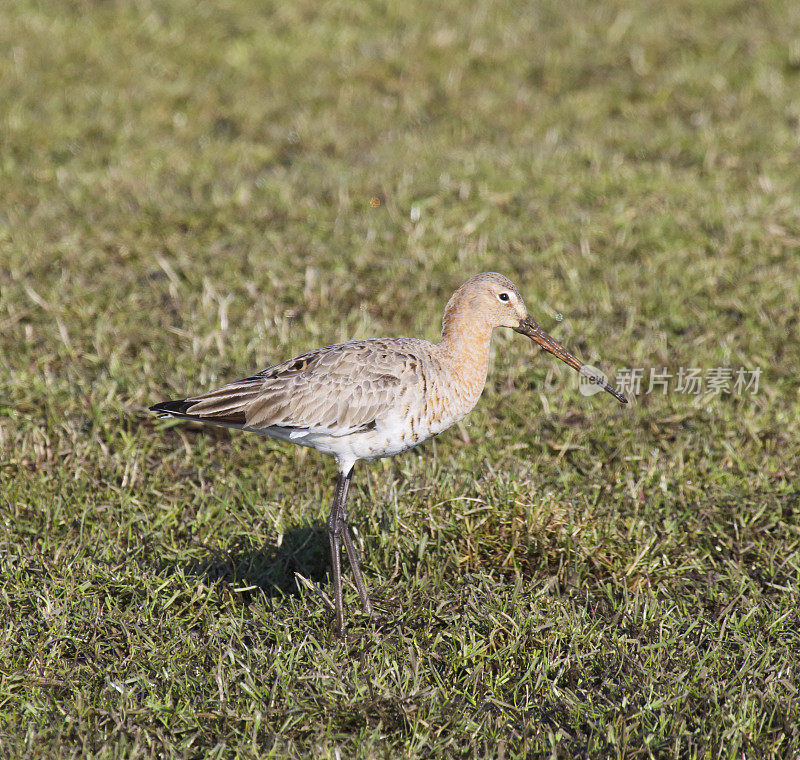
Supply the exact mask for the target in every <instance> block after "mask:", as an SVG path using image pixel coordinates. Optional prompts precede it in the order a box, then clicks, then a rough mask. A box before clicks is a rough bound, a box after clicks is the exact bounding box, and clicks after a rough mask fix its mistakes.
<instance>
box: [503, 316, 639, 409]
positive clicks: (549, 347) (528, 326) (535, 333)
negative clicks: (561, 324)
mask: <svg viewBox="0 0 800 760" xmlns="http://www.w3.org/2000/svg"><path fill="white" fill-rule="evenodd" d="M514 329H515V330H516V331H517V332H518V333H521V334H522V335H527V336H528V337H529V338H530V339H531V340H532V341H534V342H535V343H538V344H539V345H540V346H541V347H542V348H543V349H544V350H545V351H549V352H550V353H551V354H553V356H555V357H558V358H559V359H561V361H562V362H565V363H566V364H569V366H570V367H572V369H574V370H576V371H577V372H579V373H580V374H581V375H583V376H584V377H587V378H589V379H590V381H591V382H593V383H596V384H597V385H599V386H600V387H601V388H602V389H603V390H604V391H608V392H609V393H610V394H611V395H612V396H613V397H614V398H615V399H617V401H620V402H621V403H623V404H627V403H628V399H626V398H625V396H623V395H622V394H621V393H620V392H619V391H618V390H617V389H616V388H613V387H612V386H610V385H609V384H608V383H607V382H606V380H605V378H604V377H601V376H600V375H599V374H598V373H597V371H596V370H593V369H591V368H590V367H589V365H588V364H584V363H583V362H582V361H581V360H580V359H578V357H577V356H573V355H572V354H571V353H570V352H569V351H567V349H566V348H564V346H562V345H561V344H560V343H559V342H558V341H557V340H555V339H554V338H551V337H550V336H549V335H548V334H547V333H546V332H545V331H544V330H542V328H541V327H539V325H538V324H537V323H536V322H535V321H534V320H533V318H532V317H526V318H525V319H523V320H522V321H521V322H520V323H519V325H518V326H517V327H515V328H514Z"/></svg>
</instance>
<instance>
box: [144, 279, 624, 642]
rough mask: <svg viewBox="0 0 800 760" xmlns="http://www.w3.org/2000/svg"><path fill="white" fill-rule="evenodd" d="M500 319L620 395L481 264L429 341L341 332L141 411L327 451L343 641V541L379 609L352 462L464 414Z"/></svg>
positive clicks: (361, 588) (414, 440)
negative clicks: (357, 517) (357, 534)
mask: <svg viewBox="0 0 800 760" xmlns="http://www.w3.org/2000/svg"><path fill="white" fill-rule="evenodd" d="M500 327H505V328H510V329H512V330H514V331H516V332H517V333H520V334H522V335H525V336H527V337H528V338H530V339H531V340H532V341H534V342H535V343H537V344H538V345H539V346H541V347H542V348H543V349H545V350H546V351H548V352H549V353H551V354H553V355H554V356H556V357H557V358H558V359H561V360H562V361H563V362H566V364H568V365H569V366H570V367H572V368H573V369H575V370H576V371H578V372H579V373H581V374H582V375H584V376H585V377H586V378H587V379H589V381H590V382H592V383H595V384H597V385H598V386H599V387H601V388H602V389H603V390H605V391H607V392H608V393H610V394H611V395H612V396H614V397H615V398H616V399H617V400H618V401H619V402H621V403H623V404H627V403H628V401H627V399H626V398H625V396H624V395H623V394H622V393H620V391H619V390H617V389H616V388H614V387H612V386H611V385H609V384H608V382H607V381H606V379H605V377H604V376H603V375H602V373H600V372H599V371H597V370H595V369H594V368H593V367H590V366H589V365H586V364H584V363H583V362H581V361H580V360H579V359H578V358H577V357H576V356H574V355H573V354H571V353H570V352H569V351H567V349H566V348H564V347H563V346H562V345H561V344H560V343H558V342H557V341H556V340H555V339H554V338H552V337H551V336H550V335H548V334H547V333H546V332H545V331H544V330H543V329H542V327H541V326H540V325H539V324H538V323H537V322H536V321H535V320H534V319H533V317H531V316H530V314H529V313H528V310H527V308H526V307H525V304H524V302H523V300H522V296H521V295H520V293H519V291H518V290H517V288H516V286H515V285H514V284H513V283H512V282H511V280H510V279H508V278H507V277H505V276H504V275H502V274H498V273H496V272H483V273H481V274H476V275H474V276H473V277H470V278H469V279H468V280H467V281H466V282H465V283H464V284H463V285H461V287H459V288H458V289H457V290H456V291H455V292H454V293H453V295H452V297H451V298H450V300H449V301H448V303H447V306H446V307H445V310H444V318H443V320H442V334H441V339H440V341H439V343H431V342H429V341H427V340H422V339H418V338H370V339H363V340H361V339H358V340H350V341H347V342H345V343H337V344H335V345H330V346H325V347H323V348H317V349H314V350H312V351H308V352H306V353H303V354H300V355H299V356H296V357H294V358H292V359H289V360H287V361H284V362H282V363H281V364H275V365H273V366H270V367H267V368H266V369H264V370H262V371H260V372H258V373H256V374H254V375H250V376H249V377H245V378H243V379H241V380H236V381H234V382H231V383H228V384H227V385H223V386H222V387H220V388H217V389H215V390H211V391H208V392H207V393H202V394H200V395H197V396H190V397H188V398H183V399H179V400H174V401H164V402H161V403H158V404H155V405H154V406H151V407H150V409H151V411H153V412H157V413H158V414H159V416H160V417H162V418H164V417H166V418H170V417H171V418H178V419H181V420H194V421H197V422H201V423H207V424H211V425H222V426H225V427H229V428H235V429H238V430H244V431H251V432H254V433H258V434H260V435H265V436H272V437H274V438H277V439H280V440H283V441H288V442H290V443H294V444H298V445H300V446H307V447H311V448H313V449H316V450H317V451H320V452H322V453H324V454H329V455H332V456H333V457H335V459H336V465H337V471H338V475H337V480H336V487H335V491H334V498H333V504H332V506H331V511H330V514H329V517H328V524H327V528H328V539H329V543H330V552H331V568H332V572H331V576H332V583H333V595H334V614H335V631H336V634H337V635H338V636H340V637H344V635H345V614H344V602H343V596H342V568H341V547H342V546H344V550H345V552H346V553H347V557H348V560H349V563H350V567H351V571H352V575H353V579H354V581H355V585H356V588H357V590H358V594H359V596H360V598H361V603H362V605H363V607H364V611H365V613H366V614H367V615H368V616H370V617H372V618H376V617H377V615H375V613H374V609H373V605H372V602H371V600H370V597H369V594H368V592H367V587H366V584H365V582H364V577H363V573H362V571H361V565H360V561H359V556H358V552H357V550H356V547H355V545H354V544H353V539H352V537H351V535H350V526H349V523H348V512H347V493H348V490H349V487H350V482H351V480H352V478H353V470H354V468H355V464H356V462H358V461H360V460H366V461H371V460H374V459H378V458H381V457H390V456H394V455H396V454H400V453H402V452H405V451H408V450H409V449H411V448H413V447H415V446H417V445H419V444H421V443H422V442H423V441H426V440H427V439H429V438H431V437H432V436H435V435H437V434H439V433H441V432H443V431H444V430H446V429H447V428H449V427H451V426H452V425H454V424H455V423H456V422H458V421H459V420H461V419H463V418H464V417H465V416H466V415H467V414H469V413H470V412H471V411H472V409H473V408H474V407H475V405H476V404H477V402H478V399H479V398H480V396H481V393H482V392H483V388H484V386H485V384H486V376H487V371H488V367H489V347H490V342H491V338H492V333H493V331H494V330H495V328H500Z"/></svg>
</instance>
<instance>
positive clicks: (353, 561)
mask: <svg viewBox="0 0 800 760" xmlns="http://www.w3.org/2000/svg"><path fill="white" fill-rule="evenodd" d="M342 516H343V517H344V533H342V538H343V539H344V548H345V549H346V550H347V559H349V560H350V567H351V568H352V569H353V578H354V579H355V582H356V587H357V588H358V595H359V596H360V597H361V604H363V605H364V612H366V613H367V615H369V616H370V617H372V602H370V600H369V594H368V593H367V584H366V583H364V576H363V575H362V574H361V563H360V562H359V560H358V550H357V549H356V547H355V545H354V544H353V538H352V537H351V535H350V525H349V524H348V522H347V507H346V506H345V504H344V502H342Z"/></svg>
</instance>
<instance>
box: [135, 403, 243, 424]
mask: <svg viewBox="0 0 800 760" xmlns="http://www.w3.org/2000/svg"><path fill="white" fill-rule="evenodd" d="M196 403H197V399H194V400H189V399H181V400H180V401H162V402H161V403H160V404H154V405H153V406H151V407H150V411H151V412H158V416H159V417H176V418H178V419H181V420H195V421H197V422H205V423H206V424H208V425H223V426H224V427H235V428H240V427H242V426H243V425H245V423H246V422H247V419H246V417H245V414H244V412H242V411H230V412H222V413H220V414H202V413H201V414H190V413H189V409H191V407H193V406H194V405H195V404H196Z"/></svg>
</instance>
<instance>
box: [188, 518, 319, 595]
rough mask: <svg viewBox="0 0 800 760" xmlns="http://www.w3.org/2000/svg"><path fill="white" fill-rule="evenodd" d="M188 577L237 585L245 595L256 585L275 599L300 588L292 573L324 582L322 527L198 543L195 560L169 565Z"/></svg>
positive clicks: (316, 524)
mask: <svg viewBox="0 0 800 760" xmlns="http://www.w3.org/2000/svg"><path fill="white" fill-rule="evenodd" d="M177 566H179V567H180V569H181V570H182V571H183V572H184V573H185V574H186V575H188V576H194V577H198V578H203V579H205V580H206V581H209V582H211V583H219V584H222V585H226V586H233V587H235V588H241V589H243V591H242V593H243V594H245V596H250V595H251V594H252V592H254V591H256V589H260V590H261V591H262V592H263V593H265V594H266V595H267V596H269V597H272V598H281V597H286V596H297V595H299V594H300V593H301V589H300V588H299V585H298V581H297V576H296V573H299V574H300V575H302V576H304V577H305V578H307V579H308V580H310V581H312V582H313V583H315V584H323V585H324V584H325V583H326V582H327V578H328V573H329V570H330V550H329V544H328V532H327V527H326V526H324V525H323V524H322V523H321V522H318V521H317V522H310V523H306V524H304V525H298V526H296V527H294V528H291V529H289V530H287V531H286V532H285V533H284V534H283V535H281V536H278V537H273V538H270V539H267V540H266V541H264V542H261V543H256V542H255V541H253V540H252V539H250V538H247V537H244V536H239V537H237V538H236V539H234V540H233V541H231V542H230V543H229V544H227V545H226V546H220V547H214V546H207V545H203V546H202V547H201V553H200V556H198V557H197V558H196V559H191V560H188V561H184V562H181V563H180V564H179V565H178V564H177V563H175V564H173V568H176V567H177Z"/></svg>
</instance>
